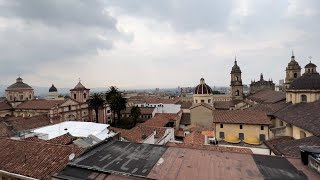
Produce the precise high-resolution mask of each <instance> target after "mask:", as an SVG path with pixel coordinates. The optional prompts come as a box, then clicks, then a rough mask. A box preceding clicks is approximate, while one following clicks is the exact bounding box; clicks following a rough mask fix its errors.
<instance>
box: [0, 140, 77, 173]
mask: <svg viewBox="0 0 320 180" xmlns="http://www.w3.org/2000/svg"><path fill="white" fill-rule="evenodd" d="M0 144H1V148H0V162H5V163H0V169H1V170H4V171H7V172H11V173H15V174H20V175H23V176H27V177H33V178H37V179H51V175H53V174H55V173H57V172H59V171H61V170H62V169H63V168H64V167H65V166H66V165H67V163H68V162H69V156H70V154H72V153H75V155H76V156H78V155H80V154H81V150H80V149H79V148H77V147H75V146H64V145H56V144H50V143H43V142H30V141H21V140H12V139H6V138H0Z"/></svg>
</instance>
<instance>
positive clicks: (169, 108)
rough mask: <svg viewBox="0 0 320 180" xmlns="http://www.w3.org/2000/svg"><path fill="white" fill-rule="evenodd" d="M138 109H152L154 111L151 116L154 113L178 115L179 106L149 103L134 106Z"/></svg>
mask: <svg viewBox="0 0 320 180" xmlns="http://www.w3.org/2000/svg"><path fill="white" fill-rule="evenodd" d="M136 106H138V107H154V108H155V110H154V111H153V113H152V116H154V115H155V113H178V112H179V111H180V108H181V105H180V104H162V103H158V104H150V103H139V104H136Z"/></svg>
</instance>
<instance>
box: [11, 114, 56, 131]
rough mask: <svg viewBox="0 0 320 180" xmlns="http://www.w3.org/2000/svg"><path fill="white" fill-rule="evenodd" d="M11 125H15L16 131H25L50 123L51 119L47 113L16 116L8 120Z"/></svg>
mask: <svg viewBox="0 0 320 180" xmlns="http://www.w3.org/2000/svg"><path fill="white" fill-rule="evenodd" d="M7 123H8V124H9V125H12V126H13V129H14V130H15V131H24V130H29V129H35V128H39V127H43V126H47V125H50V124H51V123H50V119H49V117H48V116H47V115H38V116H33V117H27V118H23V117H15V118H9V119H8V120H7Z"/></svg>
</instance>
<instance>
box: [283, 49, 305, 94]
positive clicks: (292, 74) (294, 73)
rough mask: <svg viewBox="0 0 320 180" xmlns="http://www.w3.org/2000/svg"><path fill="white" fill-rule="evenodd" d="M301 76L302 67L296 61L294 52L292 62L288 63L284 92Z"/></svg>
mask: <svg viewBox="0 0 320 180" xmlns="http://www.w3.org/2000/svg"><path fill="white" fill-rule="evenodd" d="M300 76H301V67H300V65H299V63H298V62H297V61H296V59H295V56H294V54H293V51H292V56H291V61H290V62H289V63H288V66H287V68H286V80H285V83H284V86H285V87H284V90H286V89H288V88H289V86H290V84H291V83H292V82H293V81H294V80H295V79H297V78H298V77H300Z"/></svg>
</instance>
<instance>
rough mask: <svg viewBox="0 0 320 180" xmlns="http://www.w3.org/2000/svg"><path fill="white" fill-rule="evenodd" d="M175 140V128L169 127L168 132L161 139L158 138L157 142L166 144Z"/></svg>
mask: <svg viewBox="0 0 320 180" xmlns="http://www.w3.org/2000/svg"><path fill="white" fill-rule="evenodd" d="M173 140H174V129H173V128H167V130H166V132H165V133H164V136H163V137H162V138H160V139H158V140H157V141H158V142H156V144H159V145H163V144H166V143H167V142H169V141H173Z"/></svg>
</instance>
